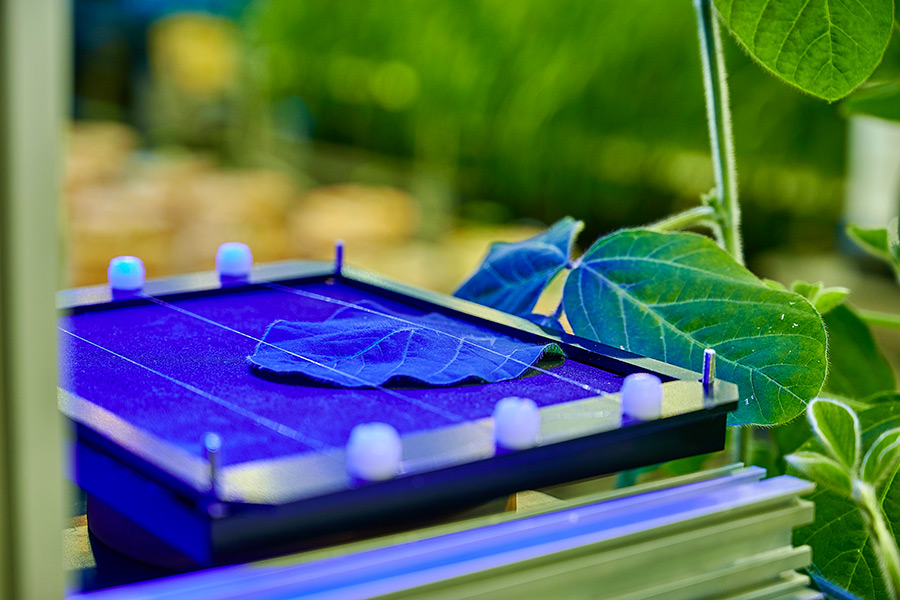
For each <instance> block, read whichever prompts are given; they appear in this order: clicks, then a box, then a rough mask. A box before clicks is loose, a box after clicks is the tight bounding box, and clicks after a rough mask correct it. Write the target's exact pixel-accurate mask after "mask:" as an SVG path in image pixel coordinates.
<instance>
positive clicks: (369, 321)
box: [248, 302, 563, 387]
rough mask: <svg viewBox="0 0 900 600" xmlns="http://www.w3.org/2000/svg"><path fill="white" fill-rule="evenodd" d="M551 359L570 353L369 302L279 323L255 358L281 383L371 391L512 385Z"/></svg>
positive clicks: (258, 368) (256, 366)
mask: <svg viewBox="0 0 900 600" xmlns="http://www.w3.org/2000/svg"><path fill="white" fill-rule="evenodd" d="M544 356H548V357H553V358H561V357H562V356H563V353H562V349H561V348H560V347H559V346H557V345H556V344H547V345H540V344H530V343H528V342H523V341H521V340H518V339H516V338H512V337H509V336H505V335H500V334H497V333H494V332H492V331H489V330H486V329H483V328H481V327H479V326H477V325H474V324H472V323H467V322H465V321H457V320H455V319H451V318H449V317H446V316H444V315H442V314H440V313H429V314H426V315H422V316H417V317H415V318H414V320H412V319H411V318H410V317H409V316H403V315H399V314H396V313H392V312H390V311H388V310H386V309H385V308H382V307H381V306H379V305H377V304H375V303H372V302H361V303H359V304H358V305H355V306H351V307H345V308H342V309H340V310H339V311H337V312H336V313H335V314H334V315H332V316H331V317H329V318H328V319H326V320H324V321H297V322H289V321H275V322H274V323H273V324H272V325H271V326H270V327H269V330H268V331H267V332H266V335H265V337H264V338H263V341H262V342H261V343H260V344H258V345H257V347H256V351H255V352H254V353H253V355H251V356H250V357H248V360H249V362H250V365H251V368H252V369H253V371H254V372H255V373H257V374H259V375H261V376H264V377H268V378H274V379H276V380H279V381H284V382H296V383H309V380H310V379H311V380H315V381H320V382H327V383H332V384H336V385H340V386H344V387H371V386H375V385H382V384H384V383H388V382H391V381H403V380H412V381H417V382H422V383H428V384H433V385H449V384H453V383H459V382H461V381H469V380H478V381H488V382H493V381H505V380H507V379H513V378H515V377H518V376H520V375H522V374H523V373H525V372H526V371H528V370H529V369H530V368H531V366H532V365H534V364H535V363H537V362H538V361H539V360H540V359H541V358H542V357H544Z"/></svg>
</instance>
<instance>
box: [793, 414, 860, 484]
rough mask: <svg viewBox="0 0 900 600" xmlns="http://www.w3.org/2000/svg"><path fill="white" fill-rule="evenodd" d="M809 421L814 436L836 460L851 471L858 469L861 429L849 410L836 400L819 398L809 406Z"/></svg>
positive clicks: (807, 415)
mask: <svg viewBox="0 0 900 600" xmlns="http://www.w3.org/2000/svg"><path fill="white" fill-rule="evenodd" d="M806 417H807V419H809V424H810V426H811V427H812V432H813V435H815V436H816V438H817V439H818V440H819V444H821V445H822V447H823V448H825V451H826V452H827V453H828V454H830V455H831V457H832V458H833V459H834V460H836V461H838V462H839V463H841V464H842V465H843V466H844V467H845V468H846V469H847V470H848V471H850V470H851V469H856V468H857V467H858V466H859V461H860V459H861V458H862V453H861V450H860V426H859V420H858V419H857V418H856V413H855V412H853V410H851V409H850V407H849V406H847V405H846V404H844V403H843V402H839V401H837V400H830V399H826V398H816V399H815V400H813V401H812V402H810V403H809V407H808V408H807V412H806Z"/></svg>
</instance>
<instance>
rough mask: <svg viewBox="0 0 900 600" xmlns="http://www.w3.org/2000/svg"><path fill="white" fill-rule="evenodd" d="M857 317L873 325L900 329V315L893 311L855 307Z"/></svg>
mask: <svg viewBox="0 0 900 600" xmlns="http://www.w3.org/2000/svg"><path fill="white" fill-rule="evenodd" d="M856 313H857V314H858V315H859V318H860V319H862V320H863V321H865V322H866V323H868V324H869V325H872V326H874V327H885V328H888V329H900V315H897V314H894V313H886V312H879V311H877V310H863V309H860V308H857V309H856Z"/></svg>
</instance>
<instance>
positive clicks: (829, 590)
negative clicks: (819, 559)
mask: <svg viewBox="0 0 900 600" xmlns="http://www.w3.org/2000/svg"><path fill="white" fill-rule="evenodd" d="M811 567H812V568H810V569H809V571H808V575H809V578H810V579H812V581H813V583H814V584H815V586H816V587H817V588H818V589H819V591H820V592H822V593H823V594H825V597H826V598H827V599H828V600H860V598H859V596H856V595H854V594H851V593H850V592H848V591H847V590H845V589H844V588H841V587H838V586H836V585H834V584H833V583H832V582H830V581H828V580H827V579H825V578H824V577H822V575H821V574H820V573H819V572H818V570H817V569H815V568H814V566H812V565H811Z"/></svg>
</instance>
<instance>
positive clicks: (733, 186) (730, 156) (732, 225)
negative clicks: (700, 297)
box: [694, 0, 744, 264]
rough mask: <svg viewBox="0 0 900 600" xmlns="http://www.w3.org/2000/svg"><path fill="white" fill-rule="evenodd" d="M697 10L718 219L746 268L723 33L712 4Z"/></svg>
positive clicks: (707, 1) (706, 0)
mask: <svg viewBox="0 0 900 600" xmlns="http://www.w3.org/2000/svg"><path fill="white" fill-rule="evenodd" d="M694 8H695V9H696V11H697V32H698V35H699V38H700V58H701V62H702V63H703V87H704V89H705V90H706V119H707V121H708V122H709V141H710V149H711V150H712V161H713V172H714V174H715V179H716V201H715V203H714V208H715V209H716V211H715V217H716V221H717V222H718V224H719V227H720V228H721V234H722V235H721V238H722V239H721V245H722V247H723V248H725V250H726V251H727V252H728V253H729V254H731V256H732V257H733V258H734V259H735V260H736V261H737V262H739V263H741V264H744V251H743V245H742V243H741V229H740V226H741V212H740V206H739V205H738V193H737V169H736V167H735V162H734V135H733V133H732V131H731V108H730V105H729V99H728V82H727V79H726V73H725V56H724V54H723V52H722V31H721V27H720V25H719V20H718V13H717V12H716V11H715V9H714V8H713V5H712V0H694Z"/></svg>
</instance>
